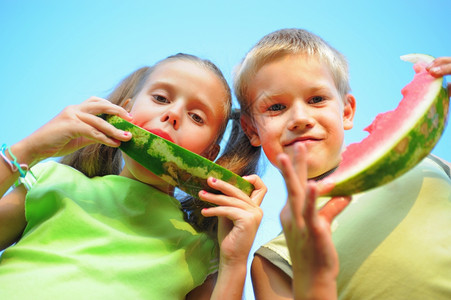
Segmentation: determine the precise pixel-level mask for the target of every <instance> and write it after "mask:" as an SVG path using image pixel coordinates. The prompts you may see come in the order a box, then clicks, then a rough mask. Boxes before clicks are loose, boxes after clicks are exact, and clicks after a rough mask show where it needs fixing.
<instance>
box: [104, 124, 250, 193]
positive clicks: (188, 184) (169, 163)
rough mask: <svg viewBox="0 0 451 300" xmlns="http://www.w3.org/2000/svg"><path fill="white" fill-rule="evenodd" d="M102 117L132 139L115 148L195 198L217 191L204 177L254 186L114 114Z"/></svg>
mask: <svg viewBox="0 0 451 300" xmlns="http://www.w3.org/2000/svg"><path fill="white" fill-rule="evenodd" d="M104 118H105V120H106V121H108V122H109V123H110V124H112V125H113V126H115V127H116V128H118V129H121V130H124V131H129V132H131V134H132V139H131V140H130V141H128V142H122V143H121V145H120V146H119V149H121V150H122V151H123V152H124V153H125V154H127V155H128V156H129V157H131V158H132V159H134V160H136V161H137V162H138V163H139V164H141V165H142V166H143V167H145V168H147V169H148V170H150V171H151V172H152V173H154V174H155V175H157V176H158V177H160V178H161V179H163V180H164V181H166V182H167V183H169V184H171V185H172V186H175V187H177V188H179V189H181V190H182V191H184V192H186V193H188V194H190V195H192V196H193V197H196V198H199V191H201V190H206V191H209V192H212V193H218V191H216V190H214V189H212V188H211V187H209V186H208V184H207V179H208V177H214V178H217V179H220V180H223V181H226V182H228V183H230V184H232V185H233V186H235V187H237V188H239V189H240V190H242V191H243V192H244V193H246V194H247V195H250V194H251V193H252V191H253V190H254V186H253V185H252V184H251V183H249V182H248V181H246V180H245V179H243V178H242V177H240V176H239V175H237V174H235V173H233V172H231V171H229V170H227V169H225V168H223V167H221V166H220V165H218V164H216V163H214V162H212V161H210V160H208V159H206V158H205V157H202V156H200V155H198V154H196V153H193V152H191V151H189V150H187V149H185V148H183V147H180V146H179V145H177V144H174V143H172V142H170V141H168V140H166V139H163V138H161V137H159V136H157V135H155V134H153V133H151V132H149V131H147V130H145V129H143V128H141V127H139V126H136V125H135V124H132V123H130V122H128V121H126V120H124V119H122V118H120V117H118V116H115V115H107V116H104Z"/></svg>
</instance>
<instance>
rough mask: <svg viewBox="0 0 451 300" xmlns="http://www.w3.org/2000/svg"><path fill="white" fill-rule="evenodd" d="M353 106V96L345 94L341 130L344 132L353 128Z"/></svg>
mask: <svg viewBox="0 0 451 300" xmlns="http://www.w3.org/2000/svg"><path fill="white" fill-rule="evenodd" d="M355 105H356V103H355V98H354V96H353V95H351V94H347V95H346V98H345V103H344V108H343V128H344V129H345V130H349V129H351V128H352V127H353V126H354V122H353V120H354V115H355Z"/></svg>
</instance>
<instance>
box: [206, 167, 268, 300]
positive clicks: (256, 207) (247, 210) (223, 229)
mask: <svg viewBox="0 0 451 300" xmlns="http://www.w3.org/2000/svg"><path fill="white" fill-rule="evenodd" d="M243 178H244V179H246V180H247V181H249V182H250V183H252V184H253V185H254V187H255V189H254V191H253V192H252V193H251V195H250V196H248V195H246V194H245V193H244V192H243V191H241V190H240V189H238V188H236V187H234V186H232V185H231V184H229V183H227V182H224V181H222V180H219V179H215V178H208V181H207V182H208V185H209V186H210V187H212V188H214V189H215V190H217V191H220V192H221V193H222V194H213V193H209V192H206V191H200V192H199V197H200V198H201V199H202V200H203V201H207V202H209V203H213V204H215V205H217V206H213V207H209V208H205V209H203V210H202V215H203V216H205V217H218V242H219V246H220V261H219V273H218V281H217V282H218V283H221V284H217V287H216V288H215V293H216V295H217V296H218V298H219V299H221V298H222V299H223V297H221V295H227V299H241V298H242V292H243V287H244V281H245V278H246V272H247V260H248V257H249V252H250V250H251V247H252V244H253V242H254V239H255V235H256V234H257V229H258V227H259V226H260V222H261V219H262V217H263V211H262V209H261V208H260V204H261V203H262V200H263V197H264V196H265V194H266V191H267V188H266V186H265V185H264V184H263V181H262V180H261V179H260V177H258V176H257V175H250V176H244V177H243ZM224 283H225V284H224ZM214 295H215V294H214Z"/></svg>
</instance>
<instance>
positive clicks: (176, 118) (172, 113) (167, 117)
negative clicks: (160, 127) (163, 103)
mask: <svg viewBox="0 0 451 300" xmlns="http://www.w3.org/2000/svg"><path fill="white" fill-rule="evenodd" d="M181 116H182V108H181V107H178V106H177V105H173V106H171V107H169V108H168V109H167V110H166V111H165V112H164V113H163V115H162V116H161V118H160V121H161V122H168V123H170V124H171V125H172V126H173V127H174V129H176V130H177V129H178V128H179V127H180V124H181V120H182V118H181Z"/></svg>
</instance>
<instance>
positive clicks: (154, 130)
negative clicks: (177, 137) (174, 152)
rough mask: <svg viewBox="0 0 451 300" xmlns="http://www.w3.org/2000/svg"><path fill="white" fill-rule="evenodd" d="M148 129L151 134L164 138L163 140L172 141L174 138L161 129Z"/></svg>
mask: <svg viewBox="0 0 451 300" xmlns="http://www.w3.org/2000/svg"><path fill="white" fill-rule="evenodd" d="M148 131H149V132H151V133H153V134H155V135H158V136H159V137H161V138H164V139H165V140H168V141H170V142H172V143H174V140H173V139H172V138H171V136H170V135H169V134H168V133H166V132H164V131H163V130H160V129H149V130H148Z"/></svg>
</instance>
